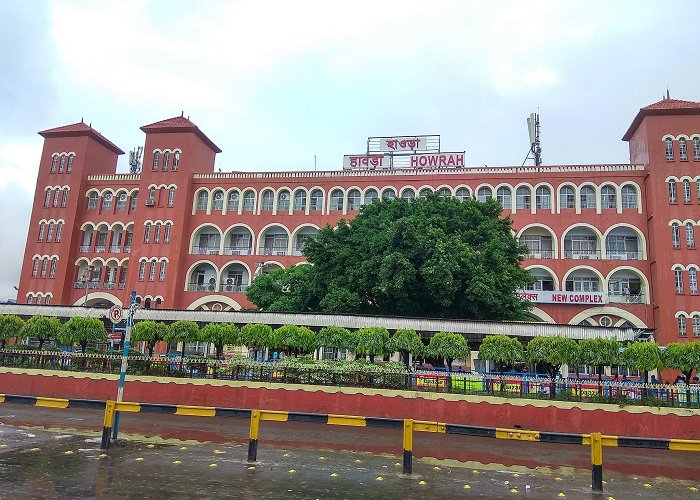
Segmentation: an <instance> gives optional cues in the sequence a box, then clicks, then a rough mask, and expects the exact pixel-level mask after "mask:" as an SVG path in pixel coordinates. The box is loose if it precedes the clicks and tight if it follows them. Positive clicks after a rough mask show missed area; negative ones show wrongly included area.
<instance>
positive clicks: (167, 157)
mask: <svg viewBox="0 0 700 500" xmlns="http://www.w3.org/2000/svg"><path fill="white" fill-rule="evenodd" d="M169 167H170V151H165V152H164V153H163V172H165V171H166V170H168V168H169Z"/></svg>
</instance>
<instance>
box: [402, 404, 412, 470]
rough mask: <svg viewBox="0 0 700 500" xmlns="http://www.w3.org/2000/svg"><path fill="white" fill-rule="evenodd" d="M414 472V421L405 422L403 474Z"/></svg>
mask: <svg viewBox="0 0 700 500" xmlns="http://www.w3.org/2000/svg"><path fill="white" fill-rule="evenodd" d="M412 472H413V419H410V418H405V419H404V421H403V473H404V474H411V473H412Z"/></svg>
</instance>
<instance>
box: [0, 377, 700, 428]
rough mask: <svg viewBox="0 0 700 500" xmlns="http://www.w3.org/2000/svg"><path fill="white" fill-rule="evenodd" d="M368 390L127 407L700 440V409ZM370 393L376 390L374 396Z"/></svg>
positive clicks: (146, 386) (159, 398)
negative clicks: (329, 416) (282, 413)
mask: <svg viewBox="0 0 700 500" xmlns="http://www.w3.org/2000/svg"><path fill="white" fill-rule="evenodd" d="M359 391H361V390H356V389H348V388H343V389H341V388H329V387H318V386H313V387H310V386H296V385H281V384H280V385H279V386H272V385H266V386H258V385H255V384H250V385H249V386H246V385H244V383H241V382H238V383H231V384H230V385H223V384H220V383H218V382H217V383H216V384H209V383H206V382H205V381H193V382H186V381H179V382H168V381H167V379H157V380H155V379H154V380H145V381H140V380H129V379H127V384H126V388H125V390H124V401H133V402H140V403H162V404H180V405H192V406H218V407H227V408H259V409H265V410H281V411H291V412H307V413H330V414H340V415H361V416H371V417H388V418H413V419H416V420H429V421H438V422H446V423H454V424H467V425H480V426H485V427H505V428H513V427H518V428H522V429H530V430H539V431H553V432H571V433H589V432H602V433H604V434H609V435H619V436H639V437H656V438H675V439H700V411H698V410H685V409H654V408H642V407H628V408H624V407H618V406H615V405H595V406H594V405H592V404H581V405H580V407H578V406H579V405H576V404H575V403H573V404H572V403H548V402H542V401H533V402H532V403H530V402H527V403H525V402H524V401H517V402H510V401H508V400H503V399H499V398H482V397H459V396H455V395H440V394H430V393H420V392H400V391H385V392H383V393H382V394H376V393H377V392H379V391H376V390H373V391H372V392H373V393H374V394H361V393H358V392H359ZM116 392H117V381H116V380H110V379H106V378H101V377H97V376H96V377H95V378H90V377H89V376H87V375H84V374H80V375H77V376H75V377H73V376H57V375H51V374H46V373H45V372H44V373H43V374H17V373H0V393H4V394H20V395H29V396H43V397H56V398H81V399H100V400H103V399H113V398H114V397H115V395H116ZM368 392H369V391H368Z"/></svg>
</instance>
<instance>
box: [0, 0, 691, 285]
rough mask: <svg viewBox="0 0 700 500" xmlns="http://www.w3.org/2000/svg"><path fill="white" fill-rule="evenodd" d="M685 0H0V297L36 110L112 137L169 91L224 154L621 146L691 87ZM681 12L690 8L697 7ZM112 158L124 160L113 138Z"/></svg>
mask: <svg viewBox="0 0 700 500" xmlns="http://www.w3.org/2000/svg"><path fill="white" fill-rule="evenodd" d="M697 8H698V5H697V2H695V1H693V0H687V1H664V2H654V1H642V0H633V1H621V0H616V1H614V2H613V1H610V2H595V1H590V0H588V1H558V2H555V1H537V2H535V1H522V0H511V1H483V2H467V1H455V2H425V1H420V2H416V1H409V0H401V1H395V2H393V1H392V2H390V1H382V0H373V1H371V2H364V1H358V0H355V1H352V2H333V1H318V2H307V1H303V0H297V1H294V2H291V1H278V2H264V1H239V2H234V1H197V2H195V1H187V0H162V1H135V2H131V1H125V0H114V1H110V2H107V1H96V0H93V1H55V2H53V1H39V0H26V1H19V2H17V1H16V2H12V1H10V0H0V19H1V20H2V29H1V30H0V62H1V63H2V65H1V67H2V71H0V209H1V210H2V214H4V216H3V217H2V218H1V219H0V229H1V230H2V238H0V254H1V255H2V257H3V265H2V266H1V267H0V299H4V298H8V297H12V298H14V295H15V293H14V290H13V289H12V285H15V284H17V282H18V280H19V266H20V263H21V260H22V255H23V251H24V245H25V241H26V231H27V224H28V219H29V215H30V207H31V200H32V197H33V193H34V187H35V182H36V171H37V168H38V161H39V157H40V152H41V145H42V141H41V137H39V136H38V135H37V134H36V133H37V131H39V130H43V129H47V128H51V127H55V126H59V125H65V124H69V123H75V122H78V121H80V119H81V118H84V119H85V122H86V123H92V126H93V127H94V128H96V129H97V130H99V131H100V132H102V133H103V134H104V135H105V136H106V137H107V138H109V139H110V140H112V141H113V142H115V143H116V144H117V145H118V146H119V147H121V148H122V149H124V150H129V149H131V148H133V147H134V146H138V145H143V140H144V134H143V133H142V132H141V131H140V130H139V127H140V126H141V125H145V124H148V123H152V122H155V121H158V120H161V119H164V118H168V117H172V116H176V115H179V114H180V113H181V112H182V111H184V113H185V116H189V117H190V119H191V120H192V121H194V122H195V123H196V124H197V125H198V126H199V127H200V128H201V129H202V130H203V131H204V132H205V133H206V134H207V135H208V136H209V137H210V138H211V139H212V140H213V141H214V142H215V143H216V144H217V145H218V146H219V147H220V148H221V149H223V153H221V154H220V155H218V159H217V167H218V168H221V169H222V170H223V171H228V170H300V169H313V167H314V155H316V157H317V162H318V168H319V169H327V170H332V169H339V168H341V166H342V157H343V155H344V154H352V153H358V152H361V151H362V150H363V149H364V148H365V144H366V138H367V137H368V136H373V135H401V134H440V135H441V136H442V149H443V150H444V151H464V150H466V152H467V163H468V164H469V165H485V164H486V165H520V164H521V163H522V162H523V159H524V158H525V155H526V153H527V150H528V147H529V144H528V136H527V129H526V122H525V120H526V117H527V116H528V114H529V113H531V112H533V111H536V110H537V109H539V111H540V117H541V122H542V147H543V159H544V163H545V164H577V163H625V162H627V161H628V160H629V157H628V152H627V145H626V143H623V142H622V141H621V140H620V138H621V137H622V135H623V133H624V132H625V130H626V129H627V127H628V126H629V124H630V122H631V120H632V119H633V118H634V115H635V114H636V112H637V111H638V109H639V108H640V107H642V106H645V105H647V104H650V103H652V102H656V101H658V100H660V99H661V97H662V94H663V93H664V92H665V91H666V88H667V87H668V88H669V89H670V92H671V97H674V98H678V99H688V100H696V101H700V85H699V83H700V64H698V61H697V46H698V42H700V32H698V30H697V23H696V21H697V19H698V16H699V14H698V12H699V11H698V10H697ZM694 20H695V21H694ZM119 170H120V171H126V170H127V166H126V163H125V158H124V157H122V159H121V160H120V163H119Z"/></svg>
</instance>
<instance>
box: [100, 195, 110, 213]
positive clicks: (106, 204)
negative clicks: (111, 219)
mask: <svg viewBox="0 0 700 500" xmlns="http://www.w3.org/2000/svg"><path fill="white" fill-rule="evenodd" d="M107 210H112V193H105V194H104V195H103V196H102V211H103V212H104V211H107Z"/></svg>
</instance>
